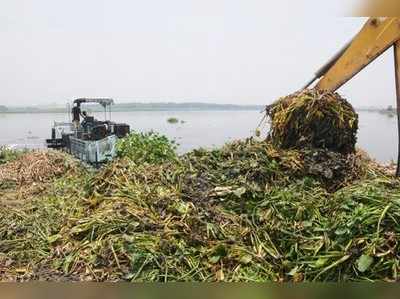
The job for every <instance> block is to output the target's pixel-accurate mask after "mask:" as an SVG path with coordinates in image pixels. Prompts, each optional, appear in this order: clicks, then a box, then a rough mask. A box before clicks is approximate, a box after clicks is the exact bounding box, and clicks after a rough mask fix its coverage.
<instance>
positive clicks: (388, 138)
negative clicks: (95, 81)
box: [0, 111, 397, 162]
mask: <svg viewBox="0 0 400 299" xmlns="http://www.w3.org/2000/svg"><path fill="white" fill-rule="evenodd" d="M95 116H96V117H98V118H99V119H103V118H104V115H103V114H102V113H99V114H95ZM169 117H176V118H178V119H179V120H182V121H184V123H178V124H169V123H168V122H167V119H168V118H169ZM359 117H360V130H359V133H358V146H359V147H361V148H363V149H364V150H366V151H367V152H368V153H369V154H370V155H371V156H372V157H373V158H375V159H377V160H378V161H381V162H388V161H390V160H396V159H397V122H396V118H395V117H389V116H387V115H384V114H380V113H376V112H364V111H362V112H359ZM261 118H262V114H261V113H260V112H258V111H179V112H174V111H146V112H141V111H134V112H114V113H113V114H112V120H114V121H117V122H126V123H128V124H129V125H130V126H131V128H132V129H134V130H138V131H150V130H154V131H157V132H160V133H162V134H165V135H167V136H168V137H170V138H173V139H176V140H177V142H178V143H179V144H180V146H179V152H181V153H183V152H186V151H189V150H191V149H193V148H197V147H206V148H211V147H217V146H220V145H222V144H224V143H226V142H228V141H231V140H234V139H240V138H245V137H249V136H251V135H253V134H254V130H255V128H256V127H257V125H258V124H259V122H260V120H261ZM53 121H68V115H67V114H62V113H54V114H53V113H43V114H35V113H33V114H0V145H10V146H13V147H28V148H38V147H39V148H40V147H44V140H45V139H46V138H49V137H50V129H51V126H52V123H53ZM266 130H267V128H266V127H264V131H266Z"/></svg>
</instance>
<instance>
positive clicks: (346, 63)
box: [304, 17, 400, 176]
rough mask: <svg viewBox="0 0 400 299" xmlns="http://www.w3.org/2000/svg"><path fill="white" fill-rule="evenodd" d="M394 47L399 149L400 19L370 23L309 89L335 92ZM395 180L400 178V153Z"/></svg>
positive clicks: (379, 18)
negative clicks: (312, 87) (397, 177)
mask: <svg viewBox="0 0 400 299" xmlns="http://www.w3.org/2000/svg"><path fill="white" fill-rule="evenodd" d="M391 47H393V49H394V62H395V75H396V93H397V119H398V130H399V136H398V146H399V148H400V18H399V17H374V18H370V19H368V21H367V22H366V24H365V25H364V27H363V28H362V29H361V31H360V32H359V33H358V34H357V35H356V36H355V37H354V38H353V39H352V40H351V41H350V42H349V43H348V44H347V45H345V46H344V47H343V48H342V49H341V50H340V51H339V52H338V53H337V54H336V55H335V56H334V57H333V58H332V59H331V60H330V61H329V62H328V63H327V64H325V65H324V66H323V67H322V68H321V69H320V70H318V71H317V72H316V73H315V76H314V78H313V79H312V80H311V81H310V82H308V83H307V84H306V86H305V87H304V89H307V88H309V87H310V86H311V85H312V84H313V83H314V82H315V81H316V80H319V81H318V82H317V83H316V84H315V86H314V87H315V90H317V91H319V92H321V93H323V92H335V91H336V90H337V89H339V88H340V87H341V86H342V85H344V84H345V83H346V82H348V81H349V80H350V79H352V78H353V77H354V76H356V75H357V74H358V73H359V72H360V71H361V70H363V69H364V68H365V67H366V66H367V65H369V64H370V63H371V62H372V61H374V60H375V59H376V58H378V57H379V56H380V55H381V54H383V53H384V52H385V51H386V50H388V49H389V48H391ZM398 152H399V154H398V163H397V171H396V176H399V175H400V150H399V151H398Z"/></svg>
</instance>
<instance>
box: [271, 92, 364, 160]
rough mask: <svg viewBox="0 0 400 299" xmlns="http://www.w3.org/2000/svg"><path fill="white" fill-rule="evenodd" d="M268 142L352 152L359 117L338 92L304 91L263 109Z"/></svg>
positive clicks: (285, 145) (286, 145) (284, 146)
mask: <svg viewBox="0 0 400 299" xmlns="http://www.w3.org/2000/svg"><path fill="white" fill-rule="evenodd" d="M266 113H267V116H268V117H269V118H270V120H271V129H270V132H269V138H270V140H271V141H272V142H273V143H274V144H275V145H276V146H279V147H282V148H298V149H301V148H304V147H309V148H310V147H311V148H320V149H327V150H330V151H334V152H339V153H342V154H349V153H354V152H355V145H356V141H357V137H356V135H357V130H358V115H357V113H356V112H355V111H354V109H353V107H352V106H351V105H350V103H348V102H347V101H346V100H345V99H344V98H342V97H341V96H340V95H339V94H337V93H332V92H325V91H319V90H317V89H311V90H303V91H300V92H297V93H295V94H292V95H289V96H287V97H283V98H280V99H279V100H278V101H276V102H275V103H273V104H272V105H270V106H267V108H266Z"/></svg>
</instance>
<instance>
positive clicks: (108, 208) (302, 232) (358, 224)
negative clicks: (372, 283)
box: [0, 139, 400, 282]
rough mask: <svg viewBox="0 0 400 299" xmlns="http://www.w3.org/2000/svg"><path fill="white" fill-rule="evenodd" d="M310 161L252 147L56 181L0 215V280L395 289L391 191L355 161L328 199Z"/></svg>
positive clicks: (391, 183) (124, 165)
mask: <svg viewBox="0 0 400 299" xmlns="http://www.w3.org/2000/svg"><path fill="white" fill-rule="evenodd" d="M313 155H315V153H313V154H308V153H306V152H302V151H285V150H279V149H276V148H274V147H273V146H271V145H270V144H268V143H266V142H257V141H254V140H252V139H249V140H245V141H241V142H234V143H232V144H229V145H226V146H225V147H223V148H221V149H219V150H213V151H206V150H196V151H193V152H191V153H188V154H186V155H184V156H182V157H180V158H179V159H178V160H177V161H176V162H171V161H167V162H164V163H159V162H157V163H144V164H137V163H135V161H133V160H131V159H119V160H116V161H114V162H112V163H110V164H109V165H108V166H107V167H105V168H104V169H102V170H101V171H100V172H98V173H94V174H89V173H86V174H82V175H80V176H77V175H68V176H66V177H62V178H60V179H58V180H57V181H56V182H55V184H54V187H53V188H52V189H51V190H48V192H47V193H46V194H42V195H41V196H38V197H34V198H33V199H32V200H30V201H28V202H27V203H26V204H25V205H23V206H18V207H8V208H5V207H1V206H0V213H1V215H2V217H1V218H0V252H1V254H0V277H1V279H2V280H8V279H9V280H16V279H17V280H33V279H35V280H36V279H43V280H90V281H120V280H123V281H220V280H223V281H296V282H300V281H313V280H315V281H361V280H364V281H365V280H367V281H368V280H390V281H394V280H397V279H398V277H397V273H398V270H399V264H398V263H399V262H398V261H399V258H398V256H397V252H398V240H399V234H400V226H399V224H398V221H397V219H398V218H399V216H400V215H399V214H400V204H399V202H400V197H399V194H400V193H399V191H400V185H399V182H398V181H397V180H394V179H391V178H389V177H387V176H386V175H385V173H384V172H383V170H381V169H378V168H376V165H374V164H373V163H371V161H369V160H367V159H365V158H363V157H362V156H359V157H358V159H360V161H359V163H360V164H362V167H361V169H369V171H362V172H360V173H357V175H354V174H348V175H344V178H345V180H341V182H342V187H343V188H341V189H340V190H327V188H326V184H327V182H329V181H335V180H337V178H336V175H337V173H336V172H334V171H335V166H334V165H331V164H330V163H333V162H332V161H331V162H330V163H328V162H327V160H326V159H331V160H332V159H334V157H335V156H331V155H329V154H327V153H319V154H317V157H318V159H316V162H315V163H317V162H321V161H325V162H324V163H325V164H323V165H324V168H325V169H324V170H326V169H329V168H332V172H333V173H334V175H335V177H330V178H329V176H330V175H327V177H325V178H324V179H321V178H320V176H321V175H320V174H316V172H315V171H317V172H318V171H319V170H318V169H317V170H313V171H310V169H309V166H307V164H308V163H309V162H310V161H308V160H306V159H305V157H308V158H307V159H311V158H310V157H312V156H313ZM326 157H328V158H326ZM325 158H326V159H325ZM324 159H325V160H324ZM317 168H318V167H317Z"/></svg>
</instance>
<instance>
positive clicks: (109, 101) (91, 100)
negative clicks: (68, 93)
mask: <svg viewBox="0 0 400 299" xmlns="http://www.w3.org/2000/svg"><path fill="white" fill-rule="evenodd" d="M82 103H98V104H100V105H101V106H103V107H104V108H105V107H107V106H110V105H113V104H114V100H113V99H107V98H80V99H76V100H75V101H74V104H77V105H78V106H80V105H81V104H82Z"/></svg>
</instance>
